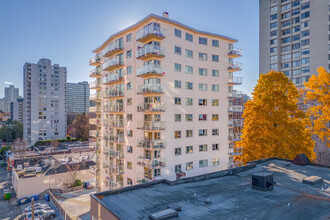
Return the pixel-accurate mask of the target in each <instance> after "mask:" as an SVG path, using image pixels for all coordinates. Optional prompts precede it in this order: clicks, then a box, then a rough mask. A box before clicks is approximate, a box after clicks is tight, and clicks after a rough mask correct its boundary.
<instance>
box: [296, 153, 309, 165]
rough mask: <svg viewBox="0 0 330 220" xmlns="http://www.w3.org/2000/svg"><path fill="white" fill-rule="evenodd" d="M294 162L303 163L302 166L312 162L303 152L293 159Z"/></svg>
mask: <svg viewBox="0 0 330 220" xmlns="http://www.w3.org/2000/svg"><path fill="white" fill-rule="evenodd" d="M292 163H293V164H296V165H301V166H306V165H308V164H310V163H311V162H310V160H309V159H308V157H307V156H306V154H304V153H302V154H298V155H297V156H296V157H295V158H294V159H293V161H292Z"/></svg>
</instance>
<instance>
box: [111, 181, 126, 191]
mask: <svg viewBox="0 0 330 220" xmlns="http://www.w3.org/2000/svg"><path fill="white" fill-rule="evenodd" d="M123 186H124V182H123V181H119V182H115V181H112V180H110V181H109V188H110V189H119V188H121V187H123Z"/></svg>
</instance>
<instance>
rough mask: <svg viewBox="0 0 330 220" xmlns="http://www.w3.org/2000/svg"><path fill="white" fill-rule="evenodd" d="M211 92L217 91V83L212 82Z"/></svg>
mask: <svg viewBox="0 0 330 220" xmlns="http://www.w3.org/2000/svg"><path fill="white" fill-rule="evenodd" d="M212 92H219V85H216V84H212Z"/></svg>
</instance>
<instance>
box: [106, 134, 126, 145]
mask: <svg viewBox="0 0 330 220" xmlns="http://www.w3.org/2000/svg"><path fill="white" fill-rule="evenodd" d="M109 141H111V142H113V143H117V144H120V143H125V138H124V135H123V134H119V135H109Z"/></svg>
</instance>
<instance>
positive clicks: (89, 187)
mask: <svg viewBox="0 0 330 220" xmlns="http://www.w3.org/2000/svg"><path fill="white" fill-rule="evenodd" d="M83 186H84V188H85V189H93V188H94V186H93V185H92V184H90V182H84V184H83Z"/></svg>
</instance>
